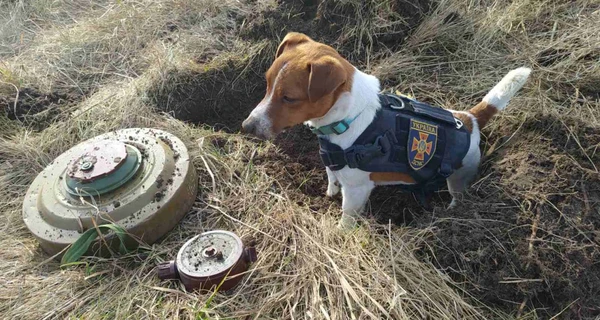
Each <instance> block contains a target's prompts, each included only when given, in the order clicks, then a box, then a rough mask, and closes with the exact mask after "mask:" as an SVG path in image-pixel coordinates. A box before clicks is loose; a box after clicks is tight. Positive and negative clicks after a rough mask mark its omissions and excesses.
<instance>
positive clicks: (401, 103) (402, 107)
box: [386, 94, 406, 110]
mask: <svg viewBox="0 0 600 320" xmlns="http://www.w3.org/2000/svg"><path fill="white" fill-rule="evenodd" d="M386 97H388V98H391V99H394V100H396V101H398V102H400V106H395V105H393V104H390V105H389V107H390V108H392V109H394V110H402V109H404V108H405V107H406V105H405V104H404V100H402V99H400V98H398V97H396V96H395V95H391V94H386Z"/></svg>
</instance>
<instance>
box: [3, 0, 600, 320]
mask: <svg viewBox="0 0 600 320" xmlns="http://www.w3.org/2000/svg"><path fill="white" fill-rule="evenodd" d="M0 11H1V12H8V14H7V15H4V16H2V17H0V103H1V104H2V106H3V108H4V110H5V111H4V112H3V113H2V114H0V190H1V191H0V193H1V196H0V215H1V217H2V219H1V221H2V222H0V230H2V234H3V235H4V237H3V238H2V239H0V242H1V245H0V274H1V275H0V284H1V285H0V314H2V315H3V317H6V318H15V319H19V318H20V319H32V318H48V319H50V318H86V319H87V318H94V319H95V318H133V319H138V318H177V317H180V318H211V319H212V318H215V319H222V318H255V319H282V318H286V319H287V318H289V319H295V318H316V319H347V318H351V317H352V318H356V319H366V318H369V319H383V318H393V319H414V318H427V319H471V318H472V319H478V318H520V319H538V318H539V319H547V318H551V317H556V318H564V319H578V318H580V319H589V318H593V317H595V316H598V315H600V309H598V305H600V300H599V297H600V278H599V277H598V274H600V267H598V264H597V262H596V260H597V259H598V255H599V254H600V243H599V242H598V241H599V240H598V232H599V231H598V230H599V228H600V219H599V218H598V214H599V213H600V212H599V208H600V205H599V201H600V176H599V174H598V168H597V166H598V163H600V161H599V160H600V159H599V157H600V156H599V155H598V153H597V148H598V145H599V143H600V128H599V127H598V121H597V119H598V116H599V110H600V93H599V92H600V91H599V89H598V87H597V84H598V83H600V34H599V33H598V30H600V22H599V21H600V19H599V17H600V3H598V2H597V1H592V0H579V1H567V0H564V1H563V0H556V1H537V0H535V1H534V0H519V1H510V2H509V1H492V0H490V1H477V2H474V1H466V0H465V1H445V0H441V1H419V2H413V1H410V2H409V1H401V0H370V1H355V0H335V1H334V0H322V1H306V0H305V1H279V2H277V1H250V0H248V1H234V0H221V1H214V0H202V1H200V2H199V1H192V0H160V1H146V0H135V1H129V0H122V1H91V0H62V1H47V0H33V1H24V0H10V1H5V2H2V3H0ZM288 31H300V32H305V33H307V34H309V35H310V36H312V37H314V38H315V39H317V40H321V41H325V42H327V43H329V44H331V45H333V46H334V47H336V48H338V49H339V50H340V51H341V52H342V54H344V55H345V56H346V57H348V58H349V59H350V61H351V62H353V63H354V64H355V65H357V66H359V67H360V68H362V69H365V70H367V71H369V72H372V73H374V74H376V75H378V76H379V77H380V79H381V80H382V82H383V84H384V86H385V87H386V88H389V89H393V90H399V91H401V92H407V93H410V94H412V95H414V96H415V97H416V98H417V99H419V100H423V101H427V102H430V103H432V104H437V105H442V106H447V107H452V108H455V109H466V108H469V107H470V106H472V105H473V104H474V103H476V102H477V101H478V100H479V99H481V97H482V96H483V95H484V94H485V92H486V91H487V90H489V88H491V86H493V84H495V83H496V82H497V81H498V80H499V79H500V78H501V77H502V76H503V75H504V74H505V73H506V72H507V71H508V70H510V69H512V68H514V67H518V66H522V65H528V66H531V67H532V68H533V69H534V72H533V74H532V78H531V79H530V81H529V82H528V84H527V85H526V87H525V88H524V89H523V90H522V91H521V92H520V93H519V95H518V97H517V98H515V99H514V100H513V102H512V103H511V105H510V106H509V108H508V109H507V110H506V112H504V113H502V114H501V115H499V116H497V117H496V118H495V119H494V120H493V121H492V123H491V124H490V125H489V126H488V127H487V128H486V129H485V130H484V134H485V137H484V139H483V140H484V141H483V142H482V148H483V149H484V161H483V164H482V168H481V174H480V178H479V180H478V181H477V182H476V183H475V184H474V185H473V187H472V188H471V189H470V195H469V197H468V198H467V199H466V203H465V205H463V206H462V207H460V208H458V209H456V210H453V211H446V210H444V206H445V205H446V204H447V200H448V197H447V195H446V194H445V193H444V192H441V193H440V194H439V197H436V199H434V206H435V209H434V210H433V212H426V211H424V210H423V209H421V208H420V207H419V206H418V205H417V204H416V203H415V202H414V201H413V199H412V198H411V197H410V196H409V195H406V194H402V193H400V192H398V191H397V190H395V189H394V188H383V189H381V190H378V191H376V192H375V193H374V194H373V196H372V198H371V203H370V212H369V214H370V216H371V217H374V218H376V219H377V220H378V221H380V222H382V223H381V224H377V223H375V219H371V224H370V226H365V227H364V228H362V229H360V230H357V231H356V232H354V233H350V234H345V233H341V232H338V231H337V230H335V229H334V225H335V222H336V218H337V216H338V215H339V209H340V208H339V202H338V201H339V200H329V199H325V198H324V196H323V194H324V192H325V180H324V179H325V178H324V172H323V171H322V169H320V168H319V167H320V165H319V161H318V158H317V153H316V150H317V149H316V148H315V146H316V142H315V141H314V139H313V137H312V136H311V135H310V134H307V132H306V131H305V130H304V129H302V128H295V129H293V130H291V131H290V132H289V133H286V134H284V135H283V136H281V137H280V138H279V139H278V140H277V141H276V142H275V144H269V143H266V144H259V143H257V142H255V141H252V140H249V139H247V138H244V137H242V136H239V135H236V134H235V132H236V131H237V129H238V127H239V123H241V121H242V120H243V118H244V117H245V116H246V115H247V113H248V112H249V110H250V109H251V108H252V107H253V106H254V105H255V104H256V102H258V101H259V100H260V99H261V98H262V95H263V94H264V81H263V80H262V79H263V73H264V71H265V70H266V67H267V66H268V65H269V63H270V60H271V59H272V55H273V51H274V49H275V48H276V46H277V44H278V42H279V40H280V39H281V38H282V37H283V36H284V35H285V33H286V32H288ZM176 118H177V119H180V120H184V121H185V122H182V121H180V120H177V119H176ZM135 126H144V127H156V128H161V129H165V130H168V131H170V132H172V133H174V134H176V135H177V136H179V137H180V138H181V139H182V140H183V141H184V142H185V143H186V145H187V146H188V148H189V149H190V150H191V153H192V154H193V155H194V159H195V164H196V166H197V168H198V170H199V172H200V174H201V184H200V189H201V192H200V195H199V197H198V199H197V202H196V205H195V208H194V211H193V212H190V213H189V214H188V215H187V216H186V218H184V220H183V221H182V222H181V223H180V225H179V226H178V227H177V228H176V229H175V230H173V231H172V232H171V233H169V234H168V235H167V236H166V237H165V238H164V239H162V240H161V241H159V242H158V243H156V244H154V245H153V246H152V251H151V252H150V253H149V254H145V255H130V256H126V257H119V258H112V259H100V258H88V259H87V260H86V262H88V263H89V265H88V266H87V267H80V268H70V269H68V270H60V268H59V265H58V263H57V262H54V261H49V260H48V258H49V257H48V256H46V255H44V254H43V253H42V251H41V250H40V249H39V247H38V245H37V244H36V242H35V240H34V239H33V238H32V237H31V236H30V235H29V233H28V231H27V229H26V228H25V227H24V224H23V222H22V220H21V207H20V206H21V200H22V197H23V195H24V193H25V191H26V190H27V187H28V185H29V183H30V182H31V181H32V180H33V178H34V177H35V176H36V174H37V172H39V171H41V169H42V168H43V167H44V166H45V165H47V164H48V163H50V162H51V161H52V160H53V159H54V158H55V157H56V156H58V155H59V154H61V153H62V152H64V151H65V150H67V149H69V148H70V147H71V146H73V145H74V144H76V143H77V142H79V141H81V140H84V139H87V138H91V137H93V136H96V135H98V134H102V133H105V132H107V131H109V130H114V129H118V128H126V127H135ZM213 128H215V129H217V130H214V129H213ZM388 219H391V220H392V221H394V222H399V225H394V224H389V223H388ZM213 228H224V229H229V230H233V231H235V232H237V233H238V234H240V235H241V236H242V237H244V238H249V237H251V238H253V239H255V240H256V241H257V248H258V250H259V261H258V263H257V264H256V265H255V268H254V269H253V270H252V271H251V272H250V273H249V275H248V277H247V278H246V279H245V280H244V282H243V284H242V285H241V286H240V287H239V288H238V289H237V290H236V291H234V292H230V293H219V294H217V295H216V298H215V299H214V300H211V299H209V295H198V294H190V293H185V292H184V291H183V290H182V287H181V286H180V285H178V284H176V283H168V282H160V281H159V280H158V279H157V278H156V277H155V275H154V273H153V267H154V266H155V265H156V263H157V262H160V261H163V260H167V259H171V258H173V256H174V255H175V254H176V251H177V250H178V248H179V246H180V245H181V244H183V242H184V241H185V240H186V239H187V238H188V237H190V236H192V235H195V234H197V233H200V232H202V231H205V230H210V229H213Z"/></svg>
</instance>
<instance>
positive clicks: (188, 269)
mask: <svg viewBox="0 0 600 320" xmlns="http://www.w3.org/2000/svg"><path fill="white" fill-rule="evenodd" d="M256 259H257V255H256V249H255V248H254V247H253V246H248V247H244V245H243V243H242V240H241V239H240V238H239V237H238V236H237V235H235V234H234V233H231V232H229V231H223V230H214V231H209V232H205V233H202V234H200V235H197V236H195V237H193V238H192V239H190V240H188V241H187V242H186V243H185V244H184V245H183V246H182V247H181V249H179V252H178V253H177V259H176V260H173V261H167V262H163V263H161V264H159V265H158V268H157V272H158V277H159V278H160V279H163V280H165V279H180V280H181V282H182V283H183V285H184V286H185V288H186V290H188V291H193V290H197V289H200V291H208V290H213V289H215V288H216V287H218V288H219V290H223V291H226V290H229V289H231V288H233V287H235V286H236V285H237V284H238V283H239V282H240V281H241V279H242V275H241V274H242V273H243V272H245V271H246V270H247V269H248V266H249V264H250V263H252V262H255V261H256Z"/></svg>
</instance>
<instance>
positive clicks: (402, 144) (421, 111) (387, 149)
mask: <svg viewBox="0 0 600 320" xmlns="http://www.w3.org/2000/svg"><path fill="white" fill-rule="evenodd" d="M379 100H380V103H381V106H382V107H381V108H380V109H379V111H378V112H377V114H376V115H375V118H374V119H373V122H372V123H371V124H370V125H369V126H368V127H367V128H366V129H365V131H364V132H363V133H362V134H361V135H360V136H359V137H358V138H357V139H356V141H355V142H354V143H353V144H352V146H350V147H349V148H347V149H345V150H343V149H342V148H341V147H340V146H338V145H337V144H334V143H331V142H330V141H329V140H328V139H327V138H326V136H324V135H323V134H322V132H323V131H325V132H328V131H333V133H337V134H341V133H343V132H344V131H346V130H347V129H348V127H349V123H348V122H351V121H352V120H354V119H351V120H350V121H345V120H342V121H339V122H336V123H333V124H330V125H327V126H325V127H320V128H315V129H313V132H315V133H317V134H321V135H319V145H320V150H319V153H320V155H321V160H322V161H323V164H325V166H327V167H328V168H329V169H331V170H333V171H337V170H340V169H342V168H344V167H345V166H348V167H350V168H356V169H361V170H364V171H368V172H402V173H406V174H408V175H410V176H411V177H412V178H413V179H414V180H415V181H416V182H417V183H416V184H413V185H402V186H403V187H404V188H405V189H406V191H410V192H420V193H421V194H423V193H424V192H431V191H435V190H439V189H440V188H442V187H443V186H444V184H445V182H446V179H447V178H448V177H449V176H450V175H451V174H452V173H453V172H454V171H455V170H456V169H458V168H460V167H461V162H462V159H463V158H464V157H465V155H466V154H467V152H468V150H469V145H470V133H469V131H467V129H466V128H465V127H464V126H463V123H462V122H461V121H460V120H458V119H456V118H454V116H453V115H452V113H451V112H449V111H447V110H445V109H442V108H438V107H432V106H430V105H428V104H425V103H422V102H418V101H416V100H413V99H410V98H407V97H404V96H398V95H393V94H380V95H379ZM338 131H341V132H338Z"/></svg>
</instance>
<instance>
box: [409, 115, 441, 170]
mask: <svg viewBox="0 0 600 320" xmlns="http://www.w3.org/2000/svg"><path fill="white" fill-rule="evenodd" d="M437 133H438V127H437V126H436V125H433V124H429V123H426V122H421V121H417V120H414V119H410V130H409V131H408V163H410V167H411V168H413V169H415V170H419V169H422V168H423V167H424V166H426V165H427V163H429V161H430V160H431V158H433V154H434V153H435V146H436V144H437V137H438V135H437Z"/></svg>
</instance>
